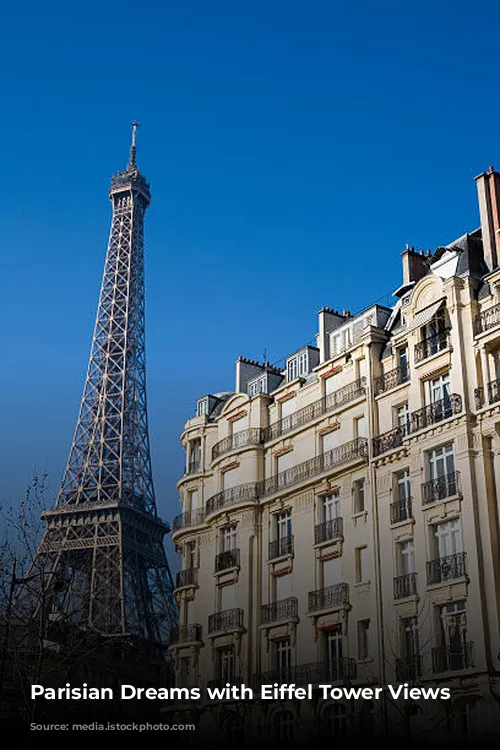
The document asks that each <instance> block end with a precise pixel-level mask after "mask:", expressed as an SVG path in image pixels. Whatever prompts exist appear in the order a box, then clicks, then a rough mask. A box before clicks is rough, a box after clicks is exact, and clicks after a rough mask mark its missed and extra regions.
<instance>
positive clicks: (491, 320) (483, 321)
mask: <svg viewBox="0 0 500 750" xmlns="http://www.w3.org/2000/svg"><path fill="white" fill-rule="evenodd" d="M497 325H500V304H497V305H493V307H490V308H489V310H484V311H483V312H481V313H479V315H476V317H475V318H474V333H475V334H476V336H477V335H478V334H479V333H484V332H485V331H489V330H490V328H495V326H497Z"/></svg>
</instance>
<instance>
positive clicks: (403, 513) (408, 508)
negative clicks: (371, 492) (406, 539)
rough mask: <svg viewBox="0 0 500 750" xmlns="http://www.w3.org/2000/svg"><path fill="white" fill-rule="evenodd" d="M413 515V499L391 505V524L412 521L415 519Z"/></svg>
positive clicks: (397, 501) (408, 498) (398, 501)
mask: <svg viewBox="0 0 500 750" xmlns="http://www.w3.org/2000/svg"><path fill="white" fill-rule="evenodd" d="M412 514H413V511H412V504H411V497H407V498H404V499H402V500H396V502H395V503H391V523H401V522H402V521H410V520H411V518H412V517H413V515H412Z"/></svg>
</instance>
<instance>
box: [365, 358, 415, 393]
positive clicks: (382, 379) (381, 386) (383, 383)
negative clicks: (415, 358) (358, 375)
mask: <svg viewBox="0 0 500 750" xmlns="http://www.w3.org/2000/svg"><path fill="white" fill-rule="evenodd" d="M409 379H410V368H409V367H408V365H399V367H395V368H394V370H389V372H386V373H384V374H383V375H380V376H379V377H378V378H375V380H374V381H373V387H374V392H375V396H379V395H380V394H381V393H384V392H385V391H390V390H391V388H395V387H396V386H397V385H402V384H403V383H407V382H408V381H409Z"/></svg>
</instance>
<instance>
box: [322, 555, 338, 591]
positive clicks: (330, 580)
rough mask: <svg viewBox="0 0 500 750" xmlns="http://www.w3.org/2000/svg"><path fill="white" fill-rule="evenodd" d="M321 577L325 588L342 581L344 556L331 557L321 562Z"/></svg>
mask: <svg viewBox="0 0 500 750" xmlns="http://www.w3.org/2000/svg"><path fill="white" fill-rule="evenodd" d="M321 578H322V581H323V588H324V589H326V588H328V587H329V586H335V585H336V584H337V583H341V581H342V557H341V556H340V555H339V556H338V557H330V558H329V559H327V560H323V562H322V563H321Z"/></svg>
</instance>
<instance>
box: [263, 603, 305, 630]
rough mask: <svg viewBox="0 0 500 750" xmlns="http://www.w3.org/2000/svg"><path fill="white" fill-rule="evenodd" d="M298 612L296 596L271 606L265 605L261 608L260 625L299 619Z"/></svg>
mask: <svg viewBox="0 0 500 750" xmlns="http://www.w3.org/2000/svg"><path fill="white" fill-rule="evenodd" d="M297 612H298V599H297V597H296V596H289V597H288V598H287V599H280V600H279V601H277V602H272V603H271V604H263V605H262V606H261V608H260V623H261V625H268V624H269V623H271V622H276V621H277V620H291V619H292V618H294V617H297Z"/></svg>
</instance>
